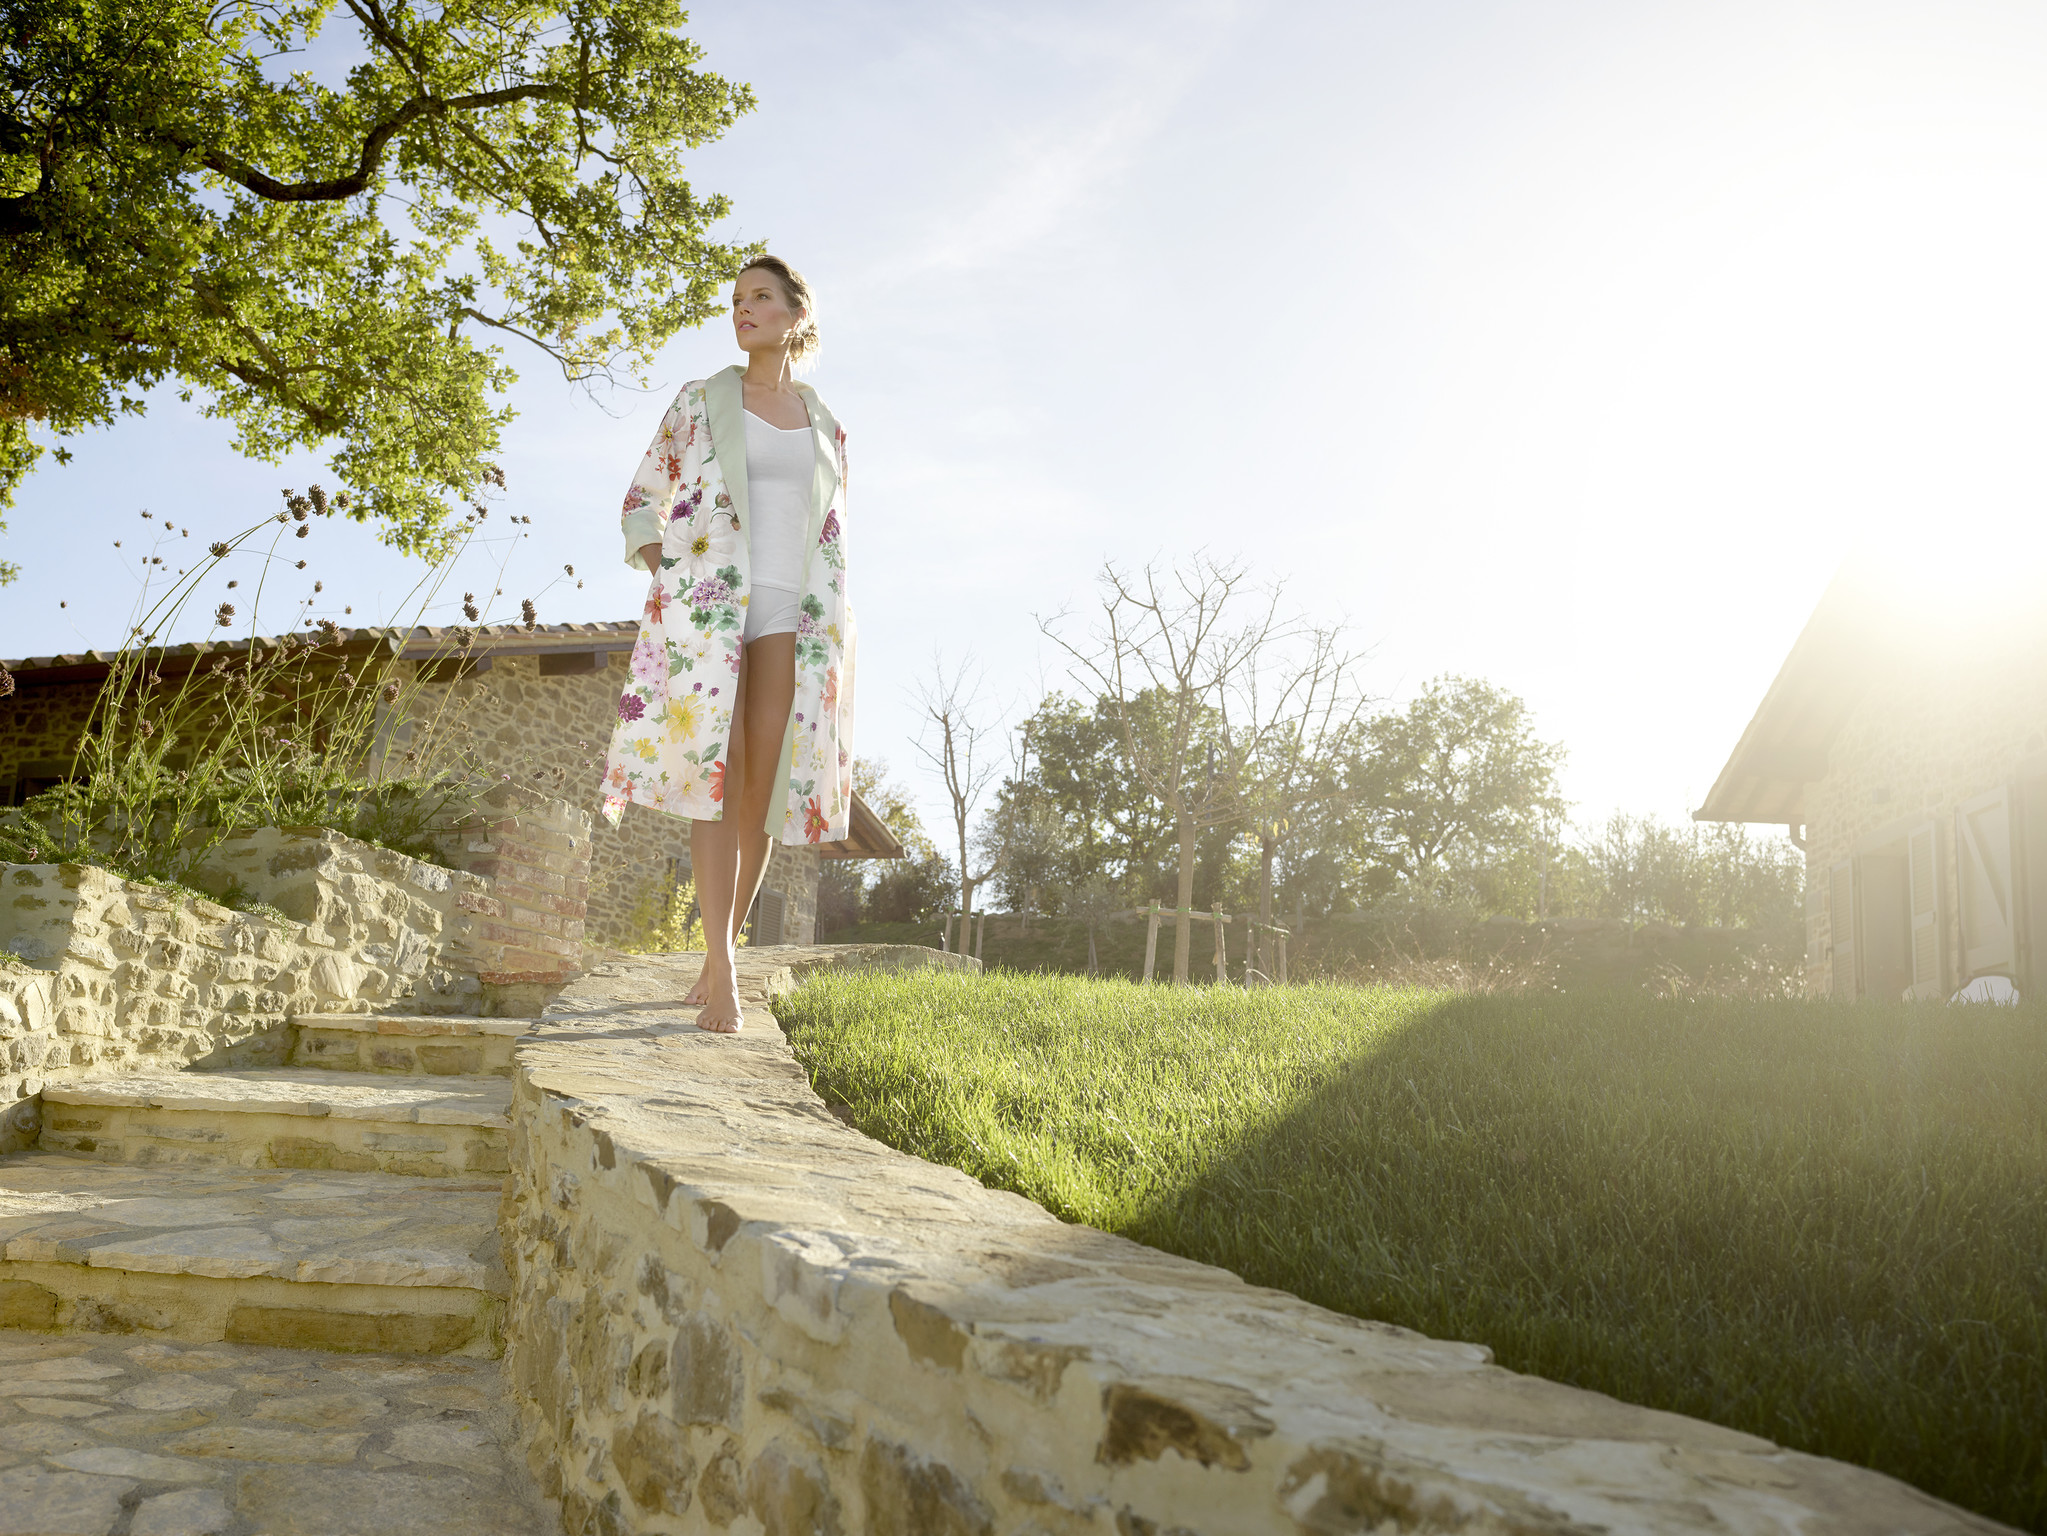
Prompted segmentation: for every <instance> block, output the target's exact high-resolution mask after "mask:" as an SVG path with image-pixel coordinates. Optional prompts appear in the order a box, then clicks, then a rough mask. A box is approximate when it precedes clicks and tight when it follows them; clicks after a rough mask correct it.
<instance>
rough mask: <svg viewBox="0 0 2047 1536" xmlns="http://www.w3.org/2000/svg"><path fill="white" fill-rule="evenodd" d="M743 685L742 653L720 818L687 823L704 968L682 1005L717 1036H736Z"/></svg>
mask: <svg viewBox="0 0 2047 1536" xmlns="http://www.w3.org/2000/svg"><path fill="white" fill-rule="evenodd" d="M746 683H747V666H746V658H745V656H744V655H743V654H742V656H741V657H740V661H739V676H738V677H737V678H736V679H734V681H733V685H732V730H731V734H730V736H729V738H728V739H727V741H726V745H725V814H724V816H723V817H722V818H721V819H719V820H717V821H693V822H691V823H690V829H689V862H690V877H691V878H692V879H693V880H695V881H696V887H697V906H698V908H699V910H701V911H702V913H703V917H704V969H703V972H702V974H700V975H699V976H698V977H697V984H696V985H695V986H694V987H692V988H690V991H689V996H688V998H687V999H686V1001H685V1006H687V1005H688V1003H696V1004H698V1005H699V1008H700V1011H699V1012H698V1014H697V1028H698V1029H707V1030H710V1031H711V1032H712V1033H713V1034H721V1035H736V1034H738V1033H739V1027H740V1022H741V1018H740V1011H739V982H738V978H737V975H736V974H735V972H734V968H733V959H732V936H733V927H732V923H733V916H732V908H733V905H734V903H735V902H736V901H737V899H738V886H739V843H740V828H741V827H743V826H744V825H745V824H746V823H745V821H744V820H743V818H742V817H741V815H740V812H739V807H738V805H737V804H736V803H735V802H736V800H737V798H738V794H739V786H740V784H741V782H742V781H743V778H744V775H745V772H746V757H747V751H746V748H747V741H746V732H745V730H744V729H743V725H744V722H745V719H746V693H747V688H746ZM741 916H742V918H743V917H744V913H743V912H742V914H741Z"/></svg>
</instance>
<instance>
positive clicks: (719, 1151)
mask: <svg viewBox="0 0 2047 1536" xmlns="http://www.w3.org/2000/svg"><path fill="white" fill-rule="evenodd" d="M906 958H907V959H915V960H917V961H918V962H919V963H945V961H946V960H947V957H944V956H938V955H935V954H933V953H932V952H929V951H909V952H904V951H901V950H895V951H891V950H887V949H880V948H876V949H871V950H865V951H862V950H857V949H851V948H849V949H847V950H845V951H843V952H839V953H834V952H833V951H831V950H811V951H801V950H797V951H785V952H779V953H773V952H766V951H763V952H757V953H751V954H750V955H749V960H748V965H749V966H750V967H751V969H750V970H749V972H747V973H746V975H745V977H744V978H743V979H744V980H745V981H746V983H747V986H748V988H749V989H750V991H751V994H752V995H753V996H754V997H755V998H759V997H761V996H762V995H763V994H764V993H765V992H767V991H771V990H772V989H773V988H774V987H775V986H777V985H786V984H789V982H790V981H791V980H792V979H793V977H794V976H795V975H797V974H800V973H802V972H803V971H804V970H806V969H807V968H809V967H811V966H814V965H818V964H826V963H832V964H852V965H859V964H892V963H903V962H904V961H905V959H906ZM955 963H962V962H955ZM965 963H970V962H965ZM691 970H692V967H691V966H690V965H689V964H688V962H687V961H676V960H668V959H646V960H638V961H617V962H609V963H607V964H606V965H604V966H601V967H599V968H598V969H597V970H596V971H594V972H593V973H592V974H591V975H589V976H587V977H585V978H583V979H582V980H580V981H579V982H577V983H576V984H574V985H573V986H571V987H570V988H569V989H568V990H567V991H566V992H564V993H563V995H562V996H561V997H560V998H559V999H557V1000H556V1002H555V1003H554V1005H553V1006H552V1007H551V1008H550V1009H549V1011H548V1014H547V1017H546V1019H545V1020H544V1022H543V1024H542V1025H541V1027H540V1030H539V1032H538V1033H537V1034H536V1035H534V1036H529V1037H528V1038H527V1039H526V1041H524V1042H523V1043H522V1044H521V1046H520V1048H519V1052H518V1058H517V1061H518V1064H517V1068H516V1073H515V1097H514V1110H513V1117H514V1130H513V1145H512V1163H513V1180H512V1183H511V1185H510V1188H509V1191H508V1194H507V1204H506V1209H505V1213H504V1217H503V1219H502V1220H501V1227H502V1228H503V1229H504V1231H505V1234H506V1239H507V1248H508V1250H509V1252H510V1255H511V1262H512V1265H513V1273H514V1282H513V1296H512V1301H511V1306H510V1312H509V1318H508V1322H509V1326H508V1338H509V1352H508V1356H507V1375H508V1378H509V1379H510V1381H511V1382H512V1385H513V1391H514V1394H515V1396H516V1398H517V1400H518V1405H519V1409H520V1413H521V1420H522V1426H523V1432H524V1434H525V1437H526V1442H527V1444H526V1450H527V1459H528V1464H529V1465H530V1466H531V1467H532V1468H533V1469H534V1471H535V1472H536V1474H537V1475H538V1476H539V1477H541V1478H542V1479H543V1481H544V1483H545V1484H546V1491H547V1492H549V1493H550V1494H554V1495H558V1496H559V1497H560V1499H561V1502H562V1508H563V1511H564V1515H565V1524H566V1528H567V1530H568V1531H569V1532H570V1536H589V1533H602V1536H617V1533H625V1532H634V1533H637V1532H711V1531H732V1532H735V1533H748V1536H751V1533H761V1532H765V1533H769V1536H799V1533H801V1536H818V1533H847V1536H852V1533H859V1532H872V1533H876V1536H881V1533H888V1536H912V1533H927V1532H928V1533H945V1536H995V1533H997V1532H1003V1533H1017V1536H1022V1533H1032V1536H1054V1533H1080V1532H1089V1533H1098V1536H1195V1533H1202V1536H1250V1533H1265V1532H1271V1533H1276V1536H1343V1533H1358V1536H1362V1533H1365V1532H1389V1531H1402V1532H1420V1531H1445V1532H1447V1531H1459V1532H1465V1533H1498V1536H1504V1533H1508V1532H1515V1533H1524V1536H1525V1533H1536V1532H1547V1533H1555V1536H1562V1533H1566V1532H1572V1531H1583V1532H1593V1531H1608V1532H1624V1531H1625V1532H1645V1531H1656V1532H1700V1533H1706V1532H1713V1533H1716V1536H1725V1533H1726V1532H1729V1531H1740V1532H1743V1533H1746V1536H1765V1533H1783V1536H1793V1533H1801V1536H1819V1533H1822V1532H1842V1533H1845V1532H1850V1531H1878V1530H1881V1531H1884V1532H1887V1533H1892V1536H1921V1533H1924V1536H1931V1533H1935V1532H1941V1533H1962V1532H1986V1533H1987V1532H1990V1531H1993V1530H1998V1529H2001V1528H2000V1527H1997V1526H1994V1525H1992V1524H1991V1523H1989V1522H1987V1521H1983V1520H1981V1519H1978V1518H1976V1517H1973V1516H1970V1515H1968V1514H1966V1513H1964V1512H1962V1511H1960V1510H1956V1509H1954V1508H1951V1507H1949V1506H1946V1505H1943V1504H1940V1503H1938V1502H1936V1501H1935V1500H1933V1499H1931V1498H1928V1497H1926V1496H1925V1495H1922V1494H1920V1493H1917V1492H1915V1491H1914V1490H1912V1489H1910V1488H1907V1487H1905V1486H1904V1485H1902V1484H1899V1483H1896V1482H1894V1481H1892V1480H1890V1479H1888V1478H1884V1477H1881V1476H1878V1475H1876V1474H1874V1473H1871V1472H1867V1471H1863V1470H1859V1469H1857V1468H1853V1467H1849V1466H1846V1465H1843V1464H1841V1463H1838V1462H1830V1461H1824V1460H1820V1459H1817V1458H1814V1457H1810V1456H1803V1455H1799V1454H1796V1453H1793V1452H1789V1451H1785V1450H1782V1449H1780V1448H1779V1447H1777V1446H1774V1445H1772V1444H1770V1443H1768V1442H1766V1441H1763V1440H1759V1439H1756V1438H1755V1437H1753V1436H1749V1435H1745V1434H1740V1433H1737V1432H1734V1431H1732V1430H1726V1429H1721V1428H1717V1427H1715V1426H1713V1425H1709V1424H1704V1423H1700V1422H1697V1421H1695V1420H1689V1419H1684V1418H1680V1417H1678V1416H1676V1415H1672V1414H1667V1413H1659V1412H1653V1411H1650V1410H1646V1409H1641V1408H1635V1407H1630V1406H1628V1405H1626V1404H1623V1403H1619V1402H1616V1401H1614V1400H1612V1399H1610V1398H1606V1397H1601V1396H1599V1395H1597V1394H1595V1393H1590V1392H1583V1391H1578V1390H1575V1389H1572V1388H1567V1387H1562V1386H1558V1385H1556V1384H1554V1383H1551V1382H1547V1381H1542V1380H1539V1379H1536V1378H1532V1377H1527V1376H1519V1375H1516V1374H1514V1373H1512V1372H1510V1371H1506V1370H1502V1369H1500V1368H1498V1367H1496V1366H1494V1365H1492V1364H1491V1363H1490V1362H1489V1357H1488V1352H1487V1351H1486V1350H1485V1349H1484V1348H1482V1347H1480V1346H1478V1345H1475V1344H1460V1343H1448V1342H1440V1341H1437V1340H1433V1339H1428V1338H1424V1337H1422V1336H1421V1335H1418V1334H1415V1333H1411V1332H1408V1331H1406V1330H1404V1329H1399V1328H1394V1327H1389V1326H1385V1325H1381V1324H1375V1323H1371V1322H1364V1321H1360V1320H1358V1319H1355V1318H1349V1317H1344V1316H1340V1315H1338V1314H1335V1313H1331V1312H1327V1311H1323V1310H1322V1309H1320V1308H1317V1307H1313V1306H1310V1305H1308V1304H1307V1303H1305V1302H1303V1301H1301V1300H1299V1299H1298V1298H1295V1297H1293V1296H1290V1295H1286V1294H1283V1293H1280V1292H1275V1291H1267V1290H1260V1289H1257V1288H1254V1287H1251V1286H1248V1285H1245V1284H1244V1283H1243V1282H1242V1281H1240V1280H1238V1279H1237V1278H1236V1277H1235V1276H1234V1275H1231V1274H1228V1273H1226V1272H1224V1271H1221V1270H1217V1269H1212V1268H1209V1267H1207V1266H1204V1265H1200V1264H1195V1263H1191V1262H1188V1261H1185V1260H1181V1259H1177V1258H1173V1257H1171V1256H1169V1255H1166V1254H1162V1253H1159V1252H1156V1251H1153V1250H1150V1249H1146V1248H1142V1247H1139V1246H1138V1245H1136V1244H1134V1243H1130V1242H1126V1241H1123V1240H1121V1239H1118V1238H1114V1237H1110V1236H1107V1235H1105V1234H1103V1233H1100V1232H1096V1231H1093V1230H1091V1229H1089V1228H1086V1227H1079V1226H1072V1225H1068V1224H1066V1223H1063V1222H1060V1221H1058V1220H1056V1219H1054V1218H1053V1217H1052V1216H1050V1215H1048V1214H1047V1213H1046V1212H1045V1211H1043V1210H1041V1209H1040V1208H1038V1207H1037V1206H1035V1205H1032V1204H1031V1203H1029V1202H1028V1201H1025V1200H1023V1199H1020V1198H1018V1197H1017V1196H1014V1195H1009V1194H1003V1193H999V1192H996V1191H991V1190H988V1189H984V1188H983V1187H981V1186H980V1185H979V1184H977V1183H976V1182H974V1181H973V1180H972V1179H970V1178H967V1177H966V1176H965V1175H963V1174H960V1173H957V1172H954V1171H952V1170H949V1169H944V1168H939V1167H935V1166H933V1165H931V1164H928V1163H924V1162H922V1161H920V1160H918V1159H916V1158H913V1157H909V1156H905V1155H903V1154H900V1153H897V1152H894V1151H891V1150H890V1149H888V1148H886V1147H883V1146H881V1145H879V1144H878V1143H876V1142H873V1141H870V1140H868V1139H867V1138H865V1137H863V1136H861V1135H859V1134H857V1133H856V1132H854V1131H853V1130H851V1129H850V1128H848V1127H847V1126H845V1125H843V1124H842V1123H840V1121H839V1120H838V1119H837V1118H836V1117H834V1115H833V1114H832V1113H831V1111H830V1110H829V1109H828V1108H827V1107H826V1106H825V1105H824V1104H823V1103H821V1102H820V1101H819V1100H818V1098H817V1096H816V1095H815V1094H814V1093H813V1092H812V1091H811V1089H810V1087H809V1085H808V1083H807V1081H806V1079H805V1076H804V1073H803V1071H802V1069H801V1068H800V1067H799V1066H798V1064H797V1063H796V1061H795V1060H794V1059H793V1057H792V1056H791V1054H790V1052H789V1050H788V1047H787V1044H786V1042H785V1041H784V1040H783V1038H782V1037H781V1035H780V1034H779V1032H778V1031H777V1030H776V1028H775V1026H774V1023H773V1020H772V1018H771V1017H770V1016H768V1015H767V1013H766V1012H765V1010H764V1009H755V1010H752V1011H750V1012H749V1017H748V1030H747V1033H745V1034H744V1035H741V1036H739V1037H737V1038H717V1037H710V1036H705V1035H701V1034H699V1033H697V1032H696V1031H695V1030H694V1029H693V1028H691V1027H690V1026H689V1025H688V1024H687V1023H686V1021H685V1016H684V1015H682V1014H680V1013H679V1012H678V1011H677V1010H675V1009H674V1008H673V1007H672V1005H670V1004H669V1003H668V1001H667V1000H671V999H673V998H674V997H675V996H676V995H677V991H678V983H680V984H684V985H686V984H687V980H688V973H689V972H690V971H691Z"/></svg>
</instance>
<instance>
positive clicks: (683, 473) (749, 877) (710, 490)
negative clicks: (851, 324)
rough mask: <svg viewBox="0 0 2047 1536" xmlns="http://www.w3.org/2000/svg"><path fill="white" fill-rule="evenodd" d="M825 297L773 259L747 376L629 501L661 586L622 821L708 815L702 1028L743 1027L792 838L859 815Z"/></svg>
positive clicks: (640, 666)
mask: <svg viewBox="0 0 2047 1536" xmlns="http://www.w3.org/2000/svg"><path fill="white" fill-rule="evenodd" d="M815 310H816V306H815V304H814V302H813V301H812V298H811V294H810V288H809V285H808V284H806V283H805V282H804V281H803V279H802V278H801V277H800V276H798V275H797V273H796V272H794V271H793V270H791V268H790V267H789V265H788V263H786V262H784V261H782V260H780V259H779V258H777V257H773V256H763V257H761V258H760V260H759V261H757V262H755V263H754V264H753V265H752V266H750V267H748V268H747V269H746V270H745V271H744V272H742V273H740V274H739V281H738V283H737V284H736V285H735V286H734V288H733V290H732V329H733V333H734V335H735V336H736V338H737V339H738V342H739V349H740V350H741V351H742V352H744V353H745V354H746V364H745V366H744V367H743V368H742V367H738V366H734V367H731V368H727V369H725V370H724V371H723V372H720V373H716V374H713V375H712V376H711V377H710V378H708V379H698V380H694V381H692V382H691V383H688V384H685V385H684V386H683V388H682V393H681V394H679V395H677V396H676V397H675V404H674V405H672V406H671V407H669V410H668V414H667V416H666V417H664V418H663V420H662V422H661V430H660V431H659V432H658V433H656V434H655V436H654V444H653V446H652V447H651V448H649V449H648V450H647V457H646V459H645V460H644V461H643V462H642V463H641V465H640V472H639V473H638V474H637V475H635V476H634V477H633V484H632V489H631V490H629V491H628V492H627V493H626V499H625V513H624V526H625V547H626V564H628V565H630V566H634V567H635V568H639V569H644V570H646V571H647V572H649V573H650V574H651V575H652V576H653V578H654V580H653V586H652V590H651V591H650V592H649V594H648V597H647V607H646V611H645V613H644V614H643V616H642V618H641V620H640V638H639V643H638V644H637V645H636V646H635V647H634V648H633V661H632V681H631V682H630V683H629V684H628V685H627V687H626V691H625V694H624V696H623V697H621V698H620V699H619V701H618V727H617V730H616V731H615V732H614V733H613V735H612V738H611V751H610V754H609V756H608V758H607V760H606V763H605V774H604V814H605V816H606V817H607V818H609V820H610V821H611V823H612V825H613V826H616V825H617V824H618V820H619V817H620V816H622V815H623V814H624V813H625V808H626V805H627V803H628V802H632V803H637V804H640V805H644V806H649V807H651V808H652V809H654V810H657V811H666V812H667V813H668V814H670V815H672V816H687V817H689V818H690V866H691V874H692V877H693V878H694V879H695V881H696V889H697V902H698V904H699V906H700V907H701V908H702V910H703V917H704V934H705V943H706V947H707V951H708V952H707V954H706V955H705V958H704V969H703V974H702V975H701V976H699V977H698V979H697V984H696V986H695V987H693V988H692V989H691V991H690V994H689V996H688V997H687V998H686V999H685V1002H686V1003H696V1004H701V1005H702V1011H701V1012H700V1013H698V1015H697V1027H698V1028H699V1029H705V1030H711V1031H713V1032H715V1033H719V1034H736V1033H738V1031H739V1028H740V1022H741V1021H740V1010H739V990H738V985H737V983H736V982H735V980H734V977H733V964H732V946H733V942H734V940H735V939H736V938H737V937H738V933H739V927H740V925H741V924H742V923H744V922H745V921H746V914H747V912H748V910H749V909H750V908H751V907H752V905H753V898H754V893H755V892H756V891H757V890H758V889H759V888H760V882H761V876H762V875H763V874H764V873H766V871H767V864H768V854H769V852H770V850H771V848H772V846H773V843H774V840H775V839H776V838H777V837H779V838H780V839H781V840H782V841H783V842H785V843H818V842H838V841H840V840H842V839H843V838H844V837H845V836H846V824H847V817H848V813H849V811H850V810H851V807H852V803H853V782H852V772H853V610H852V608H851V606H850V605H849V604H848V603H847V601H846V554H845V541H844V522H845V515H846V514H845V497H846V434H845V433H844V432H842V431H840V430H839V425H838V423H837V422H836V421H835V420H833V418H832V414H831V412H830V411H828V410H826V409H825V407H824V402H823V401H821V400H819V399H818V397H817V392H816V391H815V390H813V389H811V388H810V387H809V386H808V385H804V384H799V383H797V382H795V380H794V379H793V378H792V377H791V371H792V368H793V366H794V365H795V364H797V363H799V362H801V361H803V360H804V359H806V358H808V357H809V356H811V355H812V354H813V353H815V352H816V350H817V344H818V338H817V320H816V317H815Z"/></svg>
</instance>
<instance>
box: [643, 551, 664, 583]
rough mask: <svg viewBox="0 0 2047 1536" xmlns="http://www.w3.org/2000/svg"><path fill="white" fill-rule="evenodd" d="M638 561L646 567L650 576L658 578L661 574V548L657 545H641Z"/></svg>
mask: <svg viewBox="0 0 2047 1536" xmlns="http://www.w3.org/2000/svg"><path fill="white" fill-rule="evenodd" d="M640 560H641V563H642V564H644V565H645V566H646V567H647V571H648V573H649V574H650V575H655V576H658V575H660V574H661V546H660V545H659V544H642V545H641V546H640Z"/></svg>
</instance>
